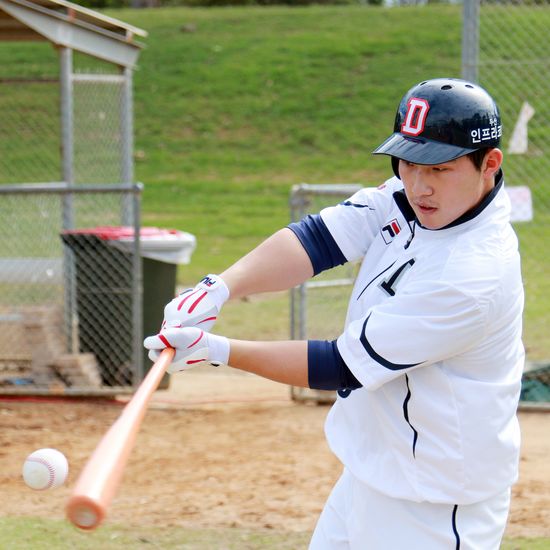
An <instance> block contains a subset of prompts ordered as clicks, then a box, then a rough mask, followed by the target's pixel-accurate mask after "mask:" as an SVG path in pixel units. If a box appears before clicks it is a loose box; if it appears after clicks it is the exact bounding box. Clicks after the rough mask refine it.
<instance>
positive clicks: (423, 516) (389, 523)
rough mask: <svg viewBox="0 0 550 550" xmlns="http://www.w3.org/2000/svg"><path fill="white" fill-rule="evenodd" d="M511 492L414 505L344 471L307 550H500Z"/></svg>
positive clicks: (416, 503) (508, 490) (415, 503)
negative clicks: (464, 501)
mask: <svg viewBox="0 0 550 550" xmlns="http://www.w3.org/2000/svg"><path fill="white" fill-rule="evenodd" d="M509 508H510V489H507V490H506V491H503V492H502V493H500V494H498V495H496V496H494V497H492V498H490V499H488V500H485V501H483V502H479V503H475V504H469V505H458V506H455V505H452V504H433V503H429V502H421V503H418V502H412V501H408V500H400V499H395V498H391V497H388V496H386V495H383V494H382V493H379V492H377V491H373V490H372V489H370V488H369V487H368V486H366V485H365V484H364V483H361V482H359V481H357V480H356V479H355V478H354V477H353V476H352V475H351V474H350V473H349V472H347V471H344V473H343V474H342V476H341V477H340V479H339V480H338V482H337V483H336V485H335V486H334V488H333V490H332V492H331V494H330V496H329V498H328V500H327V502H326V504H325V507H324V509H323V511H322V513H321V516H320V517H319V521H318V523H317V526H316V528H315V531H314V533H313V537H312V539H311V543H310V546H309V550H402V549H406V550H498V548H500V543H501V539H502V536H503V534H504V529H505V527H506V520H507V518H508V510H509Z"/></svg>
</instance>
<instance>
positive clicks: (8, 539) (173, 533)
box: [0, 518, 550, 550]
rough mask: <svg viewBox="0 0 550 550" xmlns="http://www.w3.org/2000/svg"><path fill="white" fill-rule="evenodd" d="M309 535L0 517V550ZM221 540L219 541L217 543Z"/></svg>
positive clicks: (195, 548)
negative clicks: (88, 526)
mask: <svg viewBox="0 0 550 550" xmlns="http://www.w3.org/2000/svg"><path fill="white" fill-rule="evenodd" d="M309 537H310V534H309V533H277V532H271V531H267V530H263V531H250V530H244V529H184V528H181V527H171V528H170V529H166V528H159V527H139V528H136V527H133V528H129V527H128V526H122V525H119V526H116V525H109V526H104V527H101V528H99V529H98V530H97V531H94V532H85V531H79V530H77V529H76V528H75V527H72V526H71V525H69V524H68V523H67V522H65V521H61V520H44V519H36V518H0V548H2V549H3V550H30V549H32V550H54V549H55V550H98V549H101V550H117V549H121V548H131V549H132V550H147V549H162V550H222V549H223V550H299V549H302V548H303V549H305V548H307V544H308V542H309ZM221 541H223V542H221ZM549 548H550V540H549V539H542V538H529V539H525V538H515V539H506V540H505V541H504V542H503V544H502V546H501V550H548V549H549Z"/></svg>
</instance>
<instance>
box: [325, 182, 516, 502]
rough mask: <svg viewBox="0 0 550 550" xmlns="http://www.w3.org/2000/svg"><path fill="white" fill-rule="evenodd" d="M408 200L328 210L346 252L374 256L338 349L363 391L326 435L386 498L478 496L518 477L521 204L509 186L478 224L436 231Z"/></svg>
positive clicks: (369, 195)
mask: <svg viewBox="0 0 550 550" xmlns="http://www.w3.org/2000/svg"><path fill="white" fill-rule="evenodd" d="M394 193H396V194H395V195H394ZM396 197H397V199H398V198H401V199H404V193H403V184H402V182H401V181H400V180H399V179H397V178H392V179H390V180H388V181H387V182H386V183H385V184H384V185H382V186H380V188H378V189H364V190H361V191H359V192H358V193H356V194H355V195H353V196H352V197H351V198H350V199H349V200H348V201H346V202H344V203H342V204H340V205H337V206H334V207H330V208H327V209H325V210H323V211H322V212H321V218H322V220H323V221H324V223H325V224H326V226H327V228H328V230H329V231H330V233H331V235H332V237H333V238H334V240H335V242H336V243H337V245H338V247H339V248H340V250H341V251H342V253H343V254H344V256H345V257H346V258H347V259H348V260H358V259H361V258H363V260H362V265H361V268H360V271H359V274H358V277H357V280H356V283H355V286H354V289H353V294H352V296H351V299H350V303H349V308H348V313H347V319H346V324H345V330H344V332H343V334H342V335H341V336H340V337H339V338H338V341H337V346H338V350H339V351H340V354H341V355H342V357H343V359H344V361H345V362H346V364H347V366H348V367H349V369H350V370H351V371H352V373H353V374H354V376H355V377H356V378H357V379H358V380H359V381H360V382H361V384H362V385H363V387H362V388H359V389H357V390H354V391H352V392H351V393H350V394H349V395H348V396H347V397H346V398H343V397H338V399H337V401H336V403H335V404H334V406H333V408H332V409H331V411H330V413H329V416H328V418H327V422H326V427H325V431H326V436H327V439H328V442H329V445H330V447H331V449H332V450H333V452H334V453H335V454H336V455H337V456H338V457H339V458H340V460H341V461H342V462H343V464H344V465H345V466H346V468H347V469H348V470H349V471H350V472H351V473H352V474H353V475H354V476H355V477H356V478H358V479H359V480H361V481H363V482H364V483H366V484H368V485H369V486H370V487H372V488H373V489H375V490H378V491H380V492H381V493H384V494H386V495H389V496H392V497H396V498H401V499H408V500H412V501H416V502H422V501H428V502H435V503H437V502H440V503H453V504H470V503H474V502H479V501H481V500H484V499H487V498H489V497H491V496H493V495H495V494H497V493H499V492H501V491H503V490H504V489H506V488H507V487H509V486H510V485H511V484H512V483H513V482H514V481H515V480H516V478H517V473H518V460H519V442H520V434H519V425H518V421H517V417H516V408H517V404H518V400H519V393H520V389H521V375H522V371H523V365H524V349H523V345H522V342H521V331H522V326H521V316H522V310H523V286H522V281H521V272H520V259H519V254H518V243H517V238H516V236H515V234H514V232H513V230H512V227H511V225H510V224H509V216H510V203H509V199H508V196H507V194H506V192H505V191H504V188H503V183H502V179H501V180H500V181H499V182H497V185H496V187H495V189H494V190H493V192H492V193H491V194H490V195H489V196H488V197H487V198H486V199H485V201H484V202H483V203H482V204H481V205H480V206H479V207H478V208H477V209H475V211H474V212H472V213H470V214H469V216H466V219H462V220H460V223H458V224H451V225H450V226H448V227H447V228H443V229H440V230H429V229H426V228H423V227H421V226H419V225H418V223H417V222H415V221H413V220H412V216H411V215H410V214H411V208H410V206H409V205H408V203H407V202H406V200H405V201H398V200H397V199H396ZM403 203H404V204H403ZM407 208H408V209H409V212H408V213H407Z"/></svg>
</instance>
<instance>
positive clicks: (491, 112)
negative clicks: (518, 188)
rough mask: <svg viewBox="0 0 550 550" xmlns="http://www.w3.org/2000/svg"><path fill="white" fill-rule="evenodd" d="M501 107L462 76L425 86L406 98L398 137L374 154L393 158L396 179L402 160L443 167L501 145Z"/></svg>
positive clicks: (399, 117)
mask: <svg viewBox="0 0 550 550" xmlns="http://www.w3.org/2000/svg"><path fill="white" fill-rule="evenodd" d="M501 136H502V125H501V122H500V114H499V111H498V107H497V105H496V103H495V102H494V100H493V98H492V97H491V96H490V95H489V94H488V93H487V91H486V90H484V89H483V88H482V87H481V86H478V85H477V84H474V83H472V82H468V81H466V80H460V79H457V78H436V79H433V80H426V81H424V82H420V83H419V84H417V85H416V86H414V87H413V88H411V89H410V90H409V91H408V92H407V93H406V94H405V95H404V96H403V98H402V99H401V102H400V104H399V107H398V109H397V113H396V116H395V124H394V128H393V134H392V135H391V136H390V137H389V138H388V139H386V141H384V143H382V145H380V146H379V147H378V148H377V149H376V150H375V151H374V152H373V153H374V154H375V155H389V156H391V157H392V166H393V169H394V172H395V174H396V176H397V177H399V173H398V170H397V167H398V164H399V159H401V160H406V161H408V162H412V163H414V164H442V163H444V162H449V161H451V160H454V159H457V158H459V157H462V156H464V155H467V154H469V153H473V152H474V151H477V150H478V149H483V148H492V147H498V146H499V144H500V137H501Z"/></svg>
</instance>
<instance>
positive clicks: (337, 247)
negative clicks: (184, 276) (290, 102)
mask: <svg viewBox="0 0 550 550" xmlns="http://www.w3.org/2000/svg"><path fill="white" fill-rule="evenodd" d="M501 133H502V129H501V121H500V116H499V111H498V108H497V106H496V105H495V102H494V101H493V99H492V98H491V97H490V96H489V94H488V93H487V92H486V91H485V90H484V89H482V88H481V87H479V86H478V85H476V84H474V83H470V82H466V81H463V80H458V79H450V78H441V79H434V80H428V81H425V82H421V83H419V84H418V85H416V86H414V87H413V88H412V89H411V90H409V91H408V92H407V93H406V94H405V96H404V97H403V99H402V101H401V103H400V104H399V107H398V110H397V115H396V118H395V126H394V132H393V134H392V135H391V136H390V137H389V138H388V139H387V140H386V141H384V143H382V145H380V146H379V147H378V148H377V149H376V150H375V151H374V153H375V154H383V155H388V156H390V157H391V165H392V168H393V172H394V176H393V177H392V178H390V179H388V180H387V181H386V182H385V183H383V184H382V185H380V187H378V188H377V189H363V190H361V191H359V192H357V193H356V194H354V195H353V196H352V197H350V198H349V199H348V200H346V201H344V202H343V203H341V204H338V205H336V206H333V207H330V208H326V209H324V210H322V211H321V212H320V214H318V215H313V216H307V217H306V218H304V219H303V220H301V221H300V222H298V223H294V224H291V225H290V226H289V227H287V228H284V229H282V230H280V231H278V232H277V233H275V234H274V235H273V236H271V237H270V238H269V239H267V240H266V241H265V242H263V243H262V244H261V245H260V246H258V247H257V248H256V249H254V250H253V251H252V252H250V253H249V254H248V255H246V256H245V257H243V258H242V259H240V260H239V261H237V262H236V263H235V264H234V265H233V266H232V267H230V268H229V269H227V270H226V271H225V272H223V273H222V274H221V275H209V276H207V277H205V278H204V279H203V280H202V281H201V282H200V283H199V284H198V285H197V286H196V287H195V288H194V289H189V290H188V291H185V292H184V293H183V294H182V295H180V296H178V297H176V298H175V299H174V300H173V301H172V302H170V303H169V304H168V305H167V306H166V308H165V322H164V324H163V329H162V330H161V332H160V333H159V334H158V335H156V336H151V337H149V338H146V340H145V346H146V347H147V348H149V349H150V350H151V351H150V356H151V358H152V359H155V358H156V357H157V356H158V354H159V353H160V350H162V349H163V348H164V347H166V346H170V347H174V348H175V349H176V354H175V361H174V363H173V365H172V367H171V370H172V371H176V370H183V369H187V368H190V367H192V366H194V365H196V364H201V363H210V364H214V365H218V364H220V363H225V364H229V365H231V366H232V367H235V368H238V369H242V370H245V371H249V372H253V373H256V374H258V375H261V376H264V377H267V378H270V379H273V380H277V381H279V382H284V383H287V384H292V385H295V386H302V387H310V388H316V389H324V390H337V391H338V397H337V399H336V402H335V404H334V405H333V407H332V408H331V410H330V412H329V414H328V417H327V420H326V427H325V432H326V437H327V440H328V443H329V445H330V448H331V449H332V451H333V452H334V453H335V454H336V455H337V457H338V458H339V459H340V461H341V462H342V464H343V473H342V475H341V477H340V479H339V480H338V482H337V483H336V485H335V487H334V488H333V491H332V493H331V494H330V496H329V498H328V501H327V503H326V504H325V507H324V509H323V512H322V514H321V516H320V518H319V520H318V523H317V526H316V529H315V531H314V534H313V537H312V540H311V545H310V549H312V550H340V549H341V550H344V549H347V550H364V549H366V548H368V549H375V550H386V549H387V550H397V549H403V548H413V549H422V550H425V549H430V550H431V549H434V550H435V549H453V550H454V549H459V548H460V549H462V550H464V549H479V550H492V549H497V548H499V546H500V541H501V539H502V536H503V532H504V529H505V525H506V520H507V515H508V510H509V505H510V487H511V485H512V484H513V483H514V482H515V481H516V478H517V475H518V458H519V442H520V434H519V426H518V421H517V418H516V407H517V404H518V399H519V393H520V385H521V374H522V369H523V363H524V349H523V346H522V342H521V331H522V324H521V319H522V310H523V300H524V298H523V287H522V281H521V272H520V258H519V254H518V242H517V239H516V236H515V234H514V232H513V230H512V228H511V225H510V223H509V216H510V203H509V199H508V197H507V194H506V192H505V190H504V183H503V173H502V170H501V164H502V157H503V155H502V152H501V150H500V149H499V148H498V147H499V143H500V139H501ZM359 259H361V260H362V264H361V268H360V271H359V274H358V277H357V280H356V283H355V286H354V289H353V292H352V294H351V298H350V301H349V308H348V312H347V318H346V321H345V326H344V327H343V331H342V333H341V334H340V335H339V336H338V335H335V336H338V337H337V338H336V339H335V340H334V341H314V340H309V341H286V342H255V341H254V342H253V341H242V340H233V339H231V340H229V339H227V338H225V337H223V336H219V335H214V334H211V333H210V332H207V331H208V330H209V329H210V328H211V327H212V325H213V323H214V322H215V320H216V317H217V316H218V314H219V312H220V310H221V308H222V306H223V304H224V302H225V301H226V300H227V299H228V298H229V297H231V298H239V297H242V296H245V295H248V294H252V293H256V292H263V291H275V290H281V289H288V288H291V287H293V286H294V285H297V284H299V283H302V282H303V281H305V280H306V279H308V278H309V277H311V276H313V275H315V274H317V273H319V272H321V271H323V270H325V269H328V268H331V267H333V266H335V265H339V264H343V263H345V262H348V261H353V260H359Z"/></svg>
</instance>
